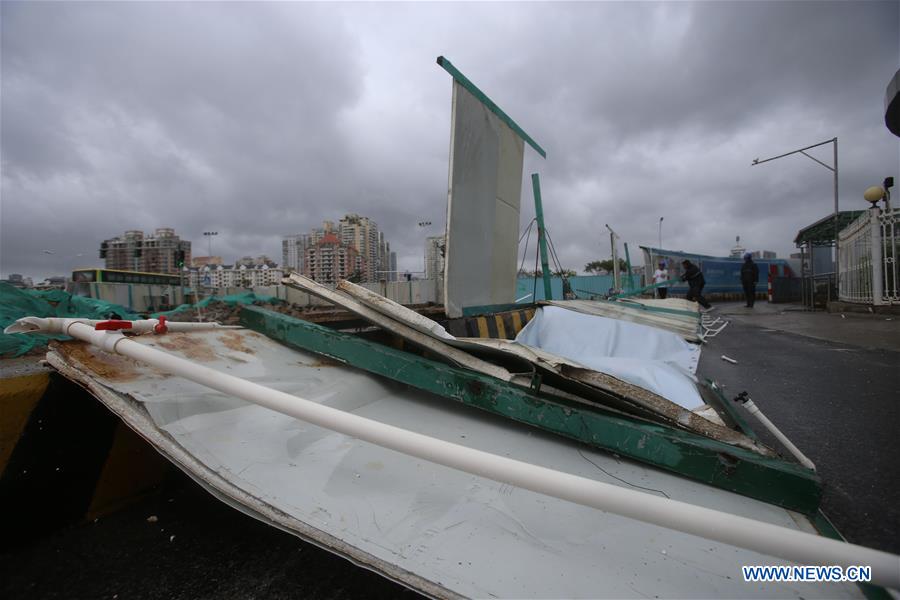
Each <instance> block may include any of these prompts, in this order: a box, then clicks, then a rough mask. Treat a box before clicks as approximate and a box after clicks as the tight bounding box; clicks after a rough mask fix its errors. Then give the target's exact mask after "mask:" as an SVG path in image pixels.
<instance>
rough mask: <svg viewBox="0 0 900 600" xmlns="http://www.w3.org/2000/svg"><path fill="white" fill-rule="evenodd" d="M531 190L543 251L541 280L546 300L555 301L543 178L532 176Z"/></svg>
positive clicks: (540, 245) (539, 244)
mask: <svg viewBox="0 0 900 600" xmlns="http://www.w3.org/2000/svg"><path fill="white" fill-rule="evenodd" d="M531 189H532V190H534V217H535V219H537V226H538V247H539V248H540V250H541V278H542V279H543V280H544V298H545V299H546V300H553V286H552V285H550V261H548V260H547V230H546V229H544V205H543V204H542V203H541V177H540V175H538V174H537V173H532V174H531Z"/></svg>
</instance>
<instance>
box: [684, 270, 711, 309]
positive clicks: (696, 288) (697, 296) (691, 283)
mask: <svg viewBox="0 0 900 600" xmlns="http://www.w3.org/2000/svg"><path fill="white" fill-rule="evenodd" d="M681 266H683V267H684V275H682V276H681V280H682V281H686V282H687V284H688V288H689V289H688V293H687V299H688V300H696V301H697V302H699V303H700V306H702V307H703V308H704V309H706V310H707V311H709V310H712V305H711V304H710V303H709V302H707V301H706V298H704V297H703V286H705V285H706V279H705V278H704V277H703V273H701V272H700V268H699V267H698V266H697V265H695V264H694V263H692V262H691V261H689V260H687V259H685V260H683V261H681Z"/></svg>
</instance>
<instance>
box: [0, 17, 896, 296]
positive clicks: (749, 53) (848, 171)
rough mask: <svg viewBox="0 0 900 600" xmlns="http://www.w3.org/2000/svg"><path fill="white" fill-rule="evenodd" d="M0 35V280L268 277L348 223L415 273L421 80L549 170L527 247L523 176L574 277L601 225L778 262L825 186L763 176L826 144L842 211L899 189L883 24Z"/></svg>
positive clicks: (395, 23) (439, 150)
mask: <svg viewBox="0 0 900 600" xmlns="http://www.w3.org/2000/svg"><path fill="white" fill-rule="evenodd" d="M0 24H2V40H0V43H2V48H0V50H2V65H0V66H2V71H0V85H2V96H0V102H2V114H0V117H2V123H0V127H2V129H0V141H2V189H0V193H2V196H0V202H2V206H0V236H2V239H0V276H2V277H6V276H8V275H9V274H10V273H22V274H24V275H27V276H31V277H34V278H36V279H42V278H44V277H46V276H49V275H53V274H64V273H67V272H69V271H71V270H72V268H74V267H77V266H88V265H101V264H102V261H100V259H99V258H98V257H97V251H98V248H99V244H100V242H101V241H102V240H103V239H105V238H109V237H114V236H116V235H120V234H121V233H122V232H124V231H125V230H126V229H143V230H144V231H152V230H153V229H155V228H157V227H174V228H175V229H176V231H177V232H178V233H179V234H180V235H182V237H184V238H186V239H189V240H191V241H193V242H194V254H195V255H204V254H206V247H207V246H206V242H205V240H204V238H203V235H202V232H203V231H207V230H215V231H218V232H219V235H218V237H217V238H215V240H214V242H213V254H217V255H222V256H223V257H224V258H225V259H226V261H229V262H230V261H233V260H234V259H235V258H238V257H240V256H243V255H246V254H252V255H254V256H255V255H258V254H268V255H269V256H271V257H272V258H274V259H275V260H276V261H277V262H279V263H280V262H281V236H283V235H286V234H292V233H298V232H307V231H309V230H310V229H311V228H313V227H317V226H320V224H321V221H322V220H324V219H331V220H337V219H339V218H340V217H341V216H342V215H343V214H345V213H347V212H357V213H360V214H363V215H368V216H370V217H372V218H374V219H375V220H376V222H377V223H378V224H379V226H380V227H381V228H382V229H383V230H384V231H385V234H386V237H387V239H388V241H389V242H390V243H391V246H392V248H393V249H394V250H396V251H397V254H398V258H399V266H400V268H401V269H410V270H421V268H422V266H421V265H422V254H423V242H424V238H425V236H426V235H435V234H438V233H442V232H443V228H444V225H445V222H446V201H447V198H446V190H447V167H448V152H449V138H450V102H451V78H450V76H449V75H448V74H447V73H446V72H445V71H444V70H443V69H441V68H440V67H439V66H437V64H436V63H435V59H436V57H437V56H439V55H444V56H446V57H447V58H448V59H449V60H451V61H452V62H453V64H454V65H455V66H456V67H457V68H459V69H460V70H461V71H462V72H463V73H465V74H466V75H467V76H468V77H469V79H471V80H472V81H473V82H474V83H475V84H476V85H478V86H479V87H480V88H481V89H482V90H483V91H484V92H485V93H486V94H487V95H488V96H489V97H490V98H491V99H493V100H494V101H495V102H496V103H497V104H499V105H500V106H501V107H502V108H504V110H505V111H506V112H507V114H509V115H510V116H511V117H512V118H513V119H514V120H515V121H516V122H517V123H518V124H519V125H520V126H521V127H522V128H523V129H524V130H525V131H527V132H528V133H529V134H530V135H531V136H532V137H533V138H534V139H535V140H536V141H537V142H538V143H539V144H541V145H542V146H543V147H544V149H545V150H546V151H547V159H546V160H544V159H542V158H540V157H539V156H538V155H537V154H536V153H535V152H534V151H532V150H531V149H530V148H528V147H527V146H526V157H525V171H524V174H523V179H524V180H525V181H524V183H523V187H522V200H523V202H522V205H523V207H524V208H523V212H522V215H521V222H520V229H524V228H525V227H526V226H527V224H528V223H529V221H530V220H531V218H532V217H533V214H534V210H533V204H532V202H533V200H532V195H531V185H530V174H531V173H532V172H539V173H540V175H541V180H542V189H543V201H544V210H545V215H546V222H547V227H548V229H549V231H550V234H551V236H552V238H553V239H554V241H555V243H556V247H557V251H558V254H559V256H560V258H561V260H562V262H563V264H564V266H566V267H568V268H573V269H576V270H578V271H579V272H580V271H581V270H582V269H583V266H584V264H585V263H586V262H588V261H590V260H594V259H602V258H608V257H609V243H608V237H607V236H606V235H605V228H604V224H605V223H609V224H610V225H611V226H612V227H613V228H615V229H616V231H617V232H618V233H619V235H620V236H621V237H622V239H623V240H624V241H626V242H628V243H629V247H630V248H633V249H635V250H636V247H637V246H638V245H641V244H644V245H649V244H654V245H655V243H656V241H657V236H658V223H659V218H660V217H661V216H662V217H664V221H663V225H662V238H663V240H662V241H663V246H664V247H667V248H670V249H683V250H685V251H692V252H699V253H705V254H713V255H724V254H727V252H728V250H729V249H730V248H731V247H732V246H733V245H734V239H735V236H736V235H740V236H741V242H742V244H743V245H745V246H746V247H748V248H749V249H770V250H775V251H777V252H778V254H779V256H785V255H786V254H787V253H789V252H792V251H794V250H793V247H792V246H793V245H792V240H793V238H794V235H795V234H796V232H797V230H798V229H800V228H801V227H803V226H805V225H808V224H810V223H811V222H813V221H815V220H817V219H819V218H821V217H823V216H825V215H827V214H828V213H829V212H831V211H832V210H833V193H832V189H833V188H832V185H833V179H832V175H831V173H830V172H829V171H827V170H826V169H825V168H823V167H822V166H820V165H817V164H816V163H815V162H813V161H811V160H809V159H808V158H806V157H804V156H802V155H795V156H791V157H788V158H784V159H781V160H778V161H774V162H772V163H767V164H764V165H759V166H755V167H751V166H750V163H751V161H752V159H753V158H756V157H760V158H765V157H768V156H772V155H776V154H781V153H783V152H787V151H789V150H792V149H795V148H798V147H801V146H806V145H810V144H814V143H816V142H820V141H823V140H826V139H831V138H833V137H835V136H837V137H838V138H839V149H840V155H839V161H840V201H841V207H842V208H848V209H849V208H863V207H864V206H865V203H864V201H863V200H862V192H863V190H864V189H865V188H866V187H868V186H869V185H873V184H877V183H880V182H881V181H882V179H883V178H884V177H885V176H888V175H894V176H897V175H898V174H900V173H898V170H900V169H898V166H900V144H898V138H896V137H894V136H893V135H891V134H890V132H889V131H888V130H887V129H886V128H885V126H884V93H885V88H886V86H887V84H888V82H889V80H890V79H891V77H892V76H893V75H894V73H895V71H896V70H897V68H898V66H900V40H898V26H900V18H898V3H897V2H851V3H838V2H798V3H788V2H747V3H741V2H701V3H696V4H692V3H673V2H664V3H634V2H630V3H617V2H616V3H613V2H609V3H572V4H569V3H565V4H564V3H526V4H514V3H491V4H487V3H463V4H455V3H453V4H450V3H440V4H418V3H417V4H382V3H366V4H351V3H341V4H307V3H168V2H143V3H125V4H123V3H119V4H116V3H106V2H103V3H89V2H73V3H18V2H9V1H4V2H2V3H0ZM831 148H832V147H831V145H828V146H824V147H822V148H820V149H818V150H817V151H814V154H815V156H817V157H819V158H821V159H822V160H824V161H825V162H828V163H830V162H831V151H832V150H831ZM898 181H900V180H898ZM419 221H431V222H432V223H433V225H432V226H431V227H430V228H427V229H423V228H420V227H418V226H417V223H418V222H419ZM532 251H533V244H532V249H530V250H529V255H530V256H529V258H528V261H527V262H528V263H532V262H533V255H531V252H532ZM48 252H52V253H53V254H49V253H48ZM633 254H636V252H633ZM635 262H638V261H635Z"/></svg>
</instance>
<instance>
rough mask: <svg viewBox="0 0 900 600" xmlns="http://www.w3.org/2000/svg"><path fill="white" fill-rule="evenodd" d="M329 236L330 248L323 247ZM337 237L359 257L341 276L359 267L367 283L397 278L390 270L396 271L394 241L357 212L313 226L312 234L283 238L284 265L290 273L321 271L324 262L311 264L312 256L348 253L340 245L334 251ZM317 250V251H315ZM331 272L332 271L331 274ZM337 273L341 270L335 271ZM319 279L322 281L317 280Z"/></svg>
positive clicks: (348, 275) (361, 277) (342, 244)
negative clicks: (309, 261)
mask: <svg viewBox="0 0 900 600" xmlns="http://www.w3.org/2000/svg"><path fill="white" fill-rule="evenodd" d="M326 239H327V240H328V243H327V244H326V246H327V248H324V249H321V250H319V249H318V248H319V244H320V242H322V241H323V240H326ZM334 239H337V241H338V243H339V246H344V247H347V248H352V249H353V250H355V251H356V256H355V257H353V258H352V260H351V261H350V262H351V263H352V264H350V265H348V266H347V267H346V272H345V274H344V275H343V276H341V277H344V278H346V277H350V276H352V275H354V273H355V272H356V271H357V270H358V269H361V270H360V272H359V273H356V275H357V276H358V277H359V279H360V281H363V282H374V281H379V280H382V279H386V280H396V274H393V275H392V274H391V273H390V271H396V262H395V264H394V266H393V267H392V266H391V246H390V244H389V243H388V242H387V241H386V240H385V239H384V234H383V233H382V232H381V231H379V230H378V225H377V224H376V223H375V222H374V221H373V220H372V219H370V218H369V217H361V216H359V215H357V214H347V215H344V217H343V218H342V219H341V220H340V221H338V223H337V224H335V223H334V221H323V223H322V227H321V228H319V229H313V230H312V231H311V232H310V233H298V234H294V235H288V236H285V237H284V238H283V239H282V241H281V256H282V263H283V268H284V269H285V271H286V272H288V271H296V272H299V273H304V274H309V273H312V272H320V271H321V265H316V266H314V267H310V266H309V265H307V264H306V263H307V260H308V259H309V257H310V256H311V255H315V256H316V257H317V258H319V257H320V255H323V253H324V254H329V256H331V255H334V256H339V255H340V254H341V252H344V254H346V252H345V251H342V250H340V248H337V249H336V250H334V251H332V249H331V248H332V247H333V245H334ZM313 250H314V251H315V252H313V254H311V251H313ZM357 258H358V259H360V260H357ZM395 261H396V258H395ZM331 272H332V271H329V273H331ZM334 273H337V271H336V270H335V271H334ZM320 275H321V276H325V272H324V271H321V273H320ZM331 277H332V275H328V278H329V279H330V278H331ZM341 277H338V279H340V278H341ZM317 281H319V280H318V279H317Z"/></svg>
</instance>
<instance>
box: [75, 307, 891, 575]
mask: <svg viewBox="0 0 900 600" xmlns="http://www.w3.org/2000/svg"><path fill="white" fill-rule="evenodd" d="M63 333H68V335H70V336H72V337H75V338H78V339H82V340H85V341H88V342H90V343H93V344H95V345H97V346H99V347H100V348H102V349H104V350H106V351H108V352H117V353H118V354H122V355H123V356H128V357H130V358H133V359H135V360H138V361H143V362H145V363H147V364H150V365H152V366H154V367H157V368H160V369H163V370H164V371H168V372H170V373H173V374H175V375H180V376H182V377H184V378H186V379H189V380H191V381H195V382H197V383H200V384H202V385H205V386H207V387H210V388H212V389H214V390H218V391H220V392H223V393H225V394H229V395H234V396H237V397H239V398H242V399H244V400H246V401H248V402H252V403H254V404H258V405H260V406H264V407H266V408H270V409H272V410H275V411H277V412H280V413H283V414H286V415H289V416H292V417H295V418H298V419H302V420H304V421H306V422H309V423H313V424H315V425H318V426H320V427H324V428H327V429H332V430H334V431H337V432H340V433H343V434H345V435H348V436H352V437H355V438H358V439H361V440H364V441H367V442H370V443H373V444H377V445H379V446H383V447H385V448H390V449H392V450H396V451H398V452H402V453H404V454H408V455H410V456H415V457H418V458H421V459H423V460H428V461H431V462H435V463H438V464H441V465H445V466H448V467H451V468H454V469H459V470H461V471H465V472H467V473H471V474H473V475H479V476H481V477H487V478H489V479H493V480H495V481H500V482H505V483H509V484H511V485H515V486H517V487H521V488H524V489H528V490H531V491H534V492H538V493H541V494H547V495H549V496H554V497H556V498H561V499H563V500H568V501H570V502H575V503H577V504H582V505H584V506H590V507H593V508H597V509H600V510H604V511H609V512H612V513H615V514H618V515H621V516H624V517H629V518H632V519H637V520H639V521H643V522H645V523H652V524H654V525H659V526H661V527H666V528H669V529H675V530H677V531H682V532H684V533H688V534H691V535H697V536H701V537H704V538H706V539H710V540H716V541H718V542H722V543H724V544H730V545H733V546H738V547H741V548H746V549H748V550H753V551H756V552H759V553H761V554H765V555H768V556H778V557H781V558H784V559H787V560H790V561H793V562H795V563H798V564H801V565H827V566H832V565H838V566H841V567H844V568H846V567H849V566H857V565H865V566H870V567H872V583H874V584H876V585H882V586H886V587H891V588H896V589H900V556H897V555H894V554H889V553H887V552H882V551H880V550H874V549H871V548H865V547H863V546H858V545H855V544H849V543H846V542H841V541H838V540H833V539H829V538H825V537H822V536H818V535H814V534H810V533H805V532H802V531H798V530H794V529H787V528H785V527H779V526H777V525H772V524H770V523H764V522H761V521H755V520H753V519H748V518H746V517H740V516H737V515H733V514H729V513H725V512H721V511H717V510H712V509H709V508H703V507H700V506H695V505H693V504H687V503H685V502H680V501H678V500H671V499H668V498H661V497H659V496H652V495H650V494H645V493H643V492H638V491H634V490H629V489H625V488H621V487H618V486H615V485H611V484H608V483H602V482H599V481H594V480H592V479H587V478H584V477H579V476H576V475H571V474H569V473H562V472H559V471H554V470H552V469H548V468H545V467H541V466H537V465H533V464H530V463H525V462H521V461H518V460H514V459H511V458H506V457H503V456H497V455H495V454H491V453H488V452H483V451H481V450H475V449H473V448H467V447H465V446H460V445H458V444H453V443H451V442H445V441H443V440H439V439H435V438H432V437H428V436H425V435H422V434H419V433H415V432H412V431H407V430H405V429H400V428H399V427H394V426H392V425H386V424H384V423H379V422H377V421H373V420H371V419H366V418H364V417H360V416H358V415H354V414H351V413H347V412H344V411H342V410H338V409H335V408H331V407H328V406H323V405H321V404H317V403H315V402H311V401H309V400H305V399H303V398H300V397H298V396H293V395H291V394H287V393H284V392H279V391H277V390H272V389H269V388H266V387H263V386H261V385H257V384H255V383H251V382H249V381H246V380H243V379H240V378H237V377H234V376H231V375H228V374H226V373H222V372H220V371H215V370H213V369H210V368H207V367H203V366H200V365H197V364H194V363H192V362H190V361H188V360H185V359H182V358H179V357H176V356H172V355H171V354H168V353H166V352H162V351H161V350H157V349H155V348H151V347H149V346H145V345H143V344H140V343H138V342H136V341H134V340H130V339H128V338H126V337H125V336H124V335H122V334H121V333H119V332H115V331H95V330H94V329H93V328H92V327H90V326H89V325H85V324H84V323H79V322H77V321H75V322H72V323H70V324H68V326H67V327H66V330H65V331H63ZM754 560H758V559H754Z"/></svg>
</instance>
